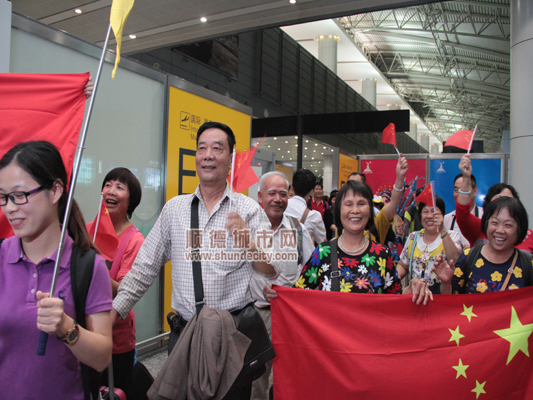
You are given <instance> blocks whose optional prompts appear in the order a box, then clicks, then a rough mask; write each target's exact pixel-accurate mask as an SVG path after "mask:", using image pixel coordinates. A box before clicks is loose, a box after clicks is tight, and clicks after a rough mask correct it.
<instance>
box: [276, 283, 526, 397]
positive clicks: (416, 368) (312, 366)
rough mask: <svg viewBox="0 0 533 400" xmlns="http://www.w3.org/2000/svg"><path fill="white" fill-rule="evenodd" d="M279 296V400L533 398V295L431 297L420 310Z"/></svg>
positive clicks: (364, 297)
mask: <svg viewBox="0 0 533 400" xmlns="http://www.w3.org/2000/svg"><path fill="white" fill-rule="evenodd" d="M276 291H277V294H278V297H277V298H276V299H273V300H272V343H273V345H274V349H275V350H276V354H277V357H276V358H275V359H274V361H273V370H274V398H275V399H277V400H285V399H289V400H299V399H305V400H314V399H317V400H318V399H320V400H323V399H358V400H366V399H372V400H373V399H406V400H407V399H409V400H411V399H432V400H440V399H442V400H449V399H480V400H484V399H486V400H489V399H513V400H515V399H531V398H533V362H531V357H530V354H529V346H533V335H532V334H531V333H532V331H533V307H531V297H532V296H533V288H526V289H520V290H510V291H504V292H496V293H485V294H466V295H437V296H435V300H434V301H430V302H429V304H428V305H427V306H423V305H419V306H417V305H416V304H413V302H412V301H411V296H409V295H387V294H354V293H338V292H323V291H314V290H302V289H293V288H285V287H276ZM532 350H533V347H532Z"/></svg>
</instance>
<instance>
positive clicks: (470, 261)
mask: <svg viewBox="0 0 533 400" xmlns="http://www.w3.org/2000/svg"><path fill="white" fill-rule="evenodd" d="M483 246H484V245H483V244H480V245H477V246H474V247H473V248H471V249H470V252H469V253H468V255H467V256H466V263H465V285H464V286H463V287H464V288H465V289H466V285H467V284H468V278H470V274H471V273H472V271H473V270H474V262H475V261H476V260H477V259H478V258H479V256H480V255H481V249H482V248H483Z"/></svg>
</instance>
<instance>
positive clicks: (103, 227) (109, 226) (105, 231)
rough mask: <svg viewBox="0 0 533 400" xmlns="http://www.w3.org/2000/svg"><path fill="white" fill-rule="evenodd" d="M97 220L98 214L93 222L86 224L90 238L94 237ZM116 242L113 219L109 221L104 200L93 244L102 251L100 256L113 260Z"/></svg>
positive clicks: (116, 246)
mask: <svg viewBox="0 0 533 400" xmlns="http://www.w3.org/2000/svg"><path fill="white" fill-rule="evenodd" d="M97 220H98V215H96V218H95V219H94V221H93V222H89V223H88V224H87V231H88V232H89V236H90V237H91V240H93V238H94V230H95V229H96V221H97ZM118 243H119V242H118V238H117V235H116V233H115V228H114V227H113V221H111V216H110V215H109V211H107V208H106V206H105V202H104V201H102V202H101V206H100V221H99V222H98V229H96V239H95V240H94V244H95V245H96V247H98V249H99V250H100V252H101V253H102V257H104V258H105V259H106V260H108V261H113V258H114V257H115V253H116V252H117V248H118Z"/></svg>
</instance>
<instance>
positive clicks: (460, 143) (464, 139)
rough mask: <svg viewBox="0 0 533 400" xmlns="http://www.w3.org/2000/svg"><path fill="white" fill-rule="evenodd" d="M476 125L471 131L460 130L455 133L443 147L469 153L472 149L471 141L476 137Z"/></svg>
mask: <svg viewBox="0 0 533 400" xmlns="http://www.w3.org/2000/svg"><path fill="white" fill-rule="evenodd" d="M476 130H477V125H476V127H475V129H474V130H473V131H468V130H461V131H457V132H455V133H454V134H453V135H452V136H450V137H449V138H448V140H446V143H445V144H444V146H455V147H459V148H460V149H463V150H467V151H468V152H470V150H471V149H472V141H473V140H474V136H475V135H476Z"/></svg>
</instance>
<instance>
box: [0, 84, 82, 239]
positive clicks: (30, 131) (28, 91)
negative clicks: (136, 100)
mask: <svg viewBox="0 0 533 400" xmlns="http://www.w3.org/2000/svg"><path fill="white" fill-rule="evenodd" d="M88 79H89V73H84V74H0V121H1V123H0V158H1V157H3V155H4V154H5V153H6V152H7V151H8V150H9V149H11V148H12V147H13V146H15V145H16V144H18V143H20V142H22V141H30V140H47V141H49V142H51V143H53V144H54V145H55V146H56V147H57V148H58V149H59V152H60V153H61V156H62V157H63V162H64V163H65V167H66V169H67V173H68V176H69V179H70V175H71V173H72V165H73V163H74V157H75V153H76V146H77V145H78V137H79V134H80V128H81V123H82V121H83V114H84V111H85V98H86V96H85V95H84V94H83V89H84V87H85V84H86V83H87V81H88ZM12 235H13V230H12V229H11V226H10V225H9V223H8V222H7V219H6V218H5V217H4V215H3V214H2V213H0V238H6V237H10V236H12Z"/></svg>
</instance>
